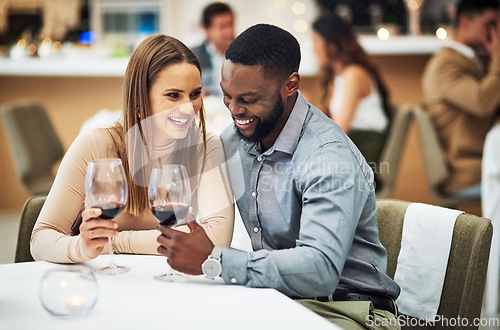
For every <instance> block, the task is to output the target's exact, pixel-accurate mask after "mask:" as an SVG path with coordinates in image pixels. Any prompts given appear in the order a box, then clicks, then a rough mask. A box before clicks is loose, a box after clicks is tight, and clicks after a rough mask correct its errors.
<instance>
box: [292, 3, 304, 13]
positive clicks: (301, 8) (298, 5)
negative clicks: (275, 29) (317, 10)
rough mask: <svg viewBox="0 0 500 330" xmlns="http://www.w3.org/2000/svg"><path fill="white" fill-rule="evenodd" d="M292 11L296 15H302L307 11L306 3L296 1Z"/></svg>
mask: <svg viewBox="0 0 500 330" xmlns="http://www.w3.org/2000/svg"><path fill="white" fill-rule="evenodd" d="M292 11H293V13H294V14H295V15H302V14H303V13H305V12H306V5H305V4H303V3H302V2H296V3H294V4H293V5H292Z"/></svg>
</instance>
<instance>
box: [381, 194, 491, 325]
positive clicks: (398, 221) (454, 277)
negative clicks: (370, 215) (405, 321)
mask: <svg viewBox="0 0 500 330" xmlns="http://www.w3.org/2000/svg"><path fill="white" fill-rule="evenodd" d="M409 205H410V203H409V202H405V201H398V200H379V201H377V218H378V228H379V238H380V242H381V243H382V245H384V247H385V248H386V250H387V274H388V275H389V276H390V277H392V278H393V277H394V274H395V272H396V267H397V262H398V256H399V251H400V249H401V239H402V233H403V222H404V216H405V213H406V209H407V208H408V206H409ZM429 221H435V219H429ZM492 233H493V226H492V224H491V221H490V220H489V219H486V218H482V217H478V216H475V215H471V214H462V215H460V216H458V218H457V220H456V222H455V227H454V229H453V237H452V241H451V249H450V254H449V259H448V265H447V268H446V274H445V279H444V284H443V291H442V294H441V301H440V305H439V308H438V315H442V316H443V317H446V318H447V319H452V318H454V319H455V320H456V319H457V318H458V317H460V318H462V319H464V318H466V319H468V320H469V327H467V329H472V327H470V324H471V323H472V322H473V320H474V319H475V318H479V317H480V315H481V307H482V301H483V294H484V286H485V279H486V272H487V269H488V258H489V253H490V245H491V237H492ZM422 267H426V265H422ZM451 328H453V329H465V328H466V327H463V328H461V327H450V329H451ZM411 329H418V327H417V328H415V327H411ZM475 329H478V327H475Z"/></svg>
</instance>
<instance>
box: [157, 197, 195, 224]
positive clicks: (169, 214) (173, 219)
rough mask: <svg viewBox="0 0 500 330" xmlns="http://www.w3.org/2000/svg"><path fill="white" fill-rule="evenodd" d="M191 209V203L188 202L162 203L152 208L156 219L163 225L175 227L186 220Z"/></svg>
mask: <svg viewBox="0 0 500 330" xmlns="http://www.w3.org/2000/svg"><path fill="white" fill-rule="evenodd" d="M188 210H189V205H186V204H181V203H177V204H162V205H156V206H153V207H152V208H151V211H152V212H153V214H154V215H155V217H156V219H158V221H159V222H160V224H161V225H162V226H168V227H173V226H176V225H178V224H179V223H181V222H182V220H184V218H185V217H186V215H187V213H188Z"/></svg>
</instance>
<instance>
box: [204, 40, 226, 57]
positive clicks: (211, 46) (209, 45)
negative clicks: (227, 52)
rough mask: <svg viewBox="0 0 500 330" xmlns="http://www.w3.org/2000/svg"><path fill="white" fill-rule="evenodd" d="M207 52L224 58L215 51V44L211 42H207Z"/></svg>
mask: <svg viewBox="0 0 500 330" xmlns="http://www.w3.org/2000/svg"><path fill="white" fill-rule="evenodd" d="M207 52H208V53H209V54H210V55H212V56H214V57H222V58H224V56H223V55H221V54H219V53H217V49H216V48H215V45H214V44H213V43H212V42H207Z"/></svg>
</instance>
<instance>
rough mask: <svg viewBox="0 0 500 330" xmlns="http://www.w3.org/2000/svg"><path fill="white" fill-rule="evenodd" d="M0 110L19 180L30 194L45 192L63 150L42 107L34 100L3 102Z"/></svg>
mask: <svg viewBox="0 0 500 330" xmlns="http://www.w3.org/2000/svg"><path fill="white" fill-rule="evenodd" d="M1 113H2V117H3V124H4V127H5V132H6V135H7V141H8V142H9V146H10V151H11V154H12V158H13V160H14V165H15V168H16V172H17V173H18V174H19V176H20V179H21V182H22V183H23V185H24V187H25V188H26V189H27V190H28V191H29V192H30V194H31V195H46V194H47V193H48V192H49V190H50V187H51V186H52V182H53V181H54V175H53V174H52V171H53V167H54V165H56V164H57V163H58V162H59V160H60V159H61V158H62V156H63V155H64V149H63V146H62V144H61V141H60V140H59V138H58V136H57V134H56V132H55V130H54V127H53V126H52V124H51V122H50V120H49V117H48V116H47V113H46V112H45V109H44V108H43V106H42V105H41V104H39V103H37V102H32V101H20V102H14V103H10V104H4V105H3V106H2V107H1Z"/></svg>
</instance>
